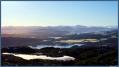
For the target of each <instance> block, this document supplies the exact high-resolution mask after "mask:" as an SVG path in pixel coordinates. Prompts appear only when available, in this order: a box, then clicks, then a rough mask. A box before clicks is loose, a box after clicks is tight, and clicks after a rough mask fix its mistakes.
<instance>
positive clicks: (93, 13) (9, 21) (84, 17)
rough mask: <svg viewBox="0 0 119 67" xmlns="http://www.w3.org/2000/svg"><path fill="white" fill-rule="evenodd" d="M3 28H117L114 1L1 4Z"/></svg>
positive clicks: (14, 2) (116, 3)
mask: <svg viewBox="0 0 119 67" xmlns="http://www.w3.org/2000/svg"><path fill="white" fill-rule="evenodd" d="M1 14H2V15H1V25H2V26H59V25H63V26H73V25H84V26H117V25H118V2H117V1H2V2H1Z"/></svg>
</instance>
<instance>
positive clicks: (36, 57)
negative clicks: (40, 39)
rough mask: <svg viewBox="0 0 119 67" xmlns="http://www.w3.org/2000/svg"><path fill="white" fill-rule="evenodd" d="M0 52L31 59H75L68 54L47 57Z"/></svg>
mask: <svg viewBox="0 0 119 67" xmlns="http://www.w3.org/2000/svg"><path fill="white" fill-rule="evenodd" d="M2 54H7V55H14V56H17V57H21V58H23V59H26V60H31V59H44V60H62V61H70V60H75V58H74V57H70V56H63V57H49V56H46V55H39V56H38V55H28V54H15V53H2Z"/></svg>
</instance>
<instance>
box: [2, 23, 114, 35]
mask: <svg viewBox="0 0 119 67" xmlns="http://www.w3.org/2000/svg"><path fill="white" fill-rule="evenodd" d="M113 29H115V28H113V27H110V28H109V27H96V26H95V27H94V26H92V27H88V26H81V25H76V26H48V27H41V26H28V27H25V26H16V27H12V26H8V27H2V30H1V32H2V36H14V35H15V36H16V37H17V36H18V37H19V36H20V37H22V36H23V37H24V36H26V37H29V36H30V37H51V36H63V35H67V34H80V33H91V32H97V33H98V32H102V31H110V30H113Z"/></svg>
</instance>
